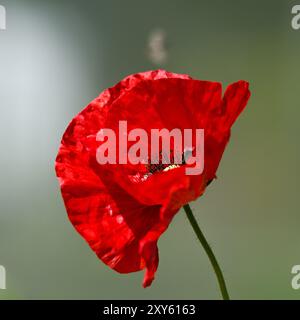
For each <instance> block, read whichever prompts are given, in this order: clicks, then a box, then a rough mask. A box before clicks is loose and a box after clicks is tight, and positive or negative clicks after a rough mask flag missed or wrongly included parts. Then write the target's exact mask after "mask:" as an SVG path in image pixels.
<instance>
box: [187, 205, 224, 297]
mask: <svg viewBox="0 0 300 320" xmlns="http://www.w3.org/2000/svg"><path fill="white" fill-rule="evenodd" d="M183 208H184V211H185V213H186V215H187V217H188V219H189V221H190V223H191V225H192V227H193V229H194V231H195V233H196V235H197V238H198V239H199V241H200V243H201V244H202V247H203V248H204V250H205V252H206V254H207V255H208V258H209V260H210V262H211V264H212V266H213V268H214V271H215V273H216V276H217V279H218V283H219V286H220V290H221V294H222V297H223V299H224V300H229V295H228V292H227V288H226V284H225V280H224V277H223V274H222V271H221V268H220V266H219V264H218V261H217V259H216V257H215V255H214V253H213V251H212V249H211V247H210V246H209V244H208V242H207V241H206V239H205V237H204V234H203V233H202V231H201V229H200V227H199V225H198V223H197V220H196V219H195V217H194V215H193V212H192V210H191V207H190V206H189V204H186V205H184V206H183Z"/></svg>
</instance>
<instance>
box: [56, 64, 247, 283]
mask: <svg viewBox="0 0 300 320" xmlns="http://www.w3.org/2000/svg"><path fill="white" fill-rule="evenodd" d="M249 96H250V92H249V90H248V83H247V82H245V81H239V82H236V83H234V84H231V85H230V86H228V88H227V89H226V92H225V94H224V96H223V98H222V88H221V84H220V83H218V82H209V81H200V80H194V79H192V78H190V77H189V76H187V75H179V74H174V73H170V72H166V71H163V70H158V71H149V72H145V73H139V74H135V75H131V76H128V77H127V78H125V79H124V80H122V81H121V82H120V83H118V84H117V85H116V86H114V87H113V88H110V89H107V90H105V91H104V92H103V93H101V94H100V95H99V97H98V98H96V99H95V100H94V101H92V102H91V103H90V104H89V105H88V106H87V107H86V108H85V109H84V110H83V111H82V112H80V113H79V114H78V115H77V116H76V117H75V118H74V119H73V120H72V121H71V123H70V124H69V126H68V128H67V130H66V132H65V133H64V135H63V138H62V142H61V146H60V149H59V152H58V155H57V158H56V173H57V176H58V178H59V180H60V185H61V191H62V196H63V199H64V202H65V206H66V209H67V212H68V216H69V218H70V220H71V222H72V224H73V225H74V227H75V228H76V230H77V231H78V232H79V233H80V234H81V235H82V236H83V238H84V239H85V240H86V241H87V242H88V244H89V245H90V247H91V248H92V250H94V251H95V253H96V254H97V256H98V257H99V258H100V259H101V260H102V261H103V262H104V263H106V264H107V265H108V266H110V267H111V268H113V269H115V270H116V271H118V272H121V273H129V272H134V271H138V270H142V269H146V274H145V278H144V282H143V285H144V287H146V286H149V285H150V284H151V282H152V281H153V279H154V274H155V272H156V269H157V266H158V248H157V241H158V239H159V237H160V235H161V234H162V233H163V232H164V231H165V230H166V229H167V227H168V225H169V223H170V222H171V220H172V218H173V217H174V215H175V214H176V213H177V212H178V211H179V209H180V208H181V207H182V206H183V205H184V204H186V203H188V202H190V201H192V200H195V199H197V198H198V197H199V196H201V195H202V194H203V192H204V191H205V188H206V186H207V185H208V183H210V182H211V181H212V180H213V179H214V178H215V177H216V175H215V174H216V171H217V168H218V165H219V162H220V159H221V157H222V154H223V151H224V149H225V146H226V144H227V142H228V140H229V136H230V128H231V126H232V124H233V123H234V121H235V120H236V118H237V117H238V115H239V114H240V112H241V111H242V110H243V109H244V107H245V106H246V103H247V101H248V99H249ZM119 120H127V122H128V126H129V127H130V128H143V129H145V130H146V131H147V132H148V131H149V130H150V129H152V128H158V129H160V128H167V129H169V130H171V129H174V128H179V129H181V130H183V129H185V128H202V129H204V132H205V152H204V157H205V158H204V164H205V168H204V171H203V173H202V174H201V175H194V176H193V175H186V174H185V167H186V165H184V164H183V165H181V166H178V167H176V168H174V169H173V170H167V171H166V170H152V169H151V170H150V169H149V166H146V165H121V164H119V165H118V164H117V165H99V164H98V163H97V161H96V150H97V147H98V146H99V142H97V141H96V135H97V133H98V132H99V130H100V129H101V128H111V129H114V130H115V131H116V132H117V131H118V128H117V124H118V121H119ZM147 173H148V175H147V177H148V178H147V179H143V177H145V175H146V174H147Z"/></svg>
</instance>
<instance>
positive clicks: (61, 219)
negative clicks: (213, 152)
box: [0, 0, 300, 299]
mask: <svg viewBox="0 0 300 320" xmlns="http://www.w3.org/2000/svg"><path fill="white" fill-rule="evenodd" d="M298 3H299V4H300V1H298ZM0 4H2V5H4V6H5V7H6V10H7V30H6V31H0V108H1V125H0V146H1V157H0V176H1V184H0V188H1V190H0V265H3V266H5V268H6V272H7V290H0V298H1V299H9V298H16V299H33V298H35V299H54V298H56V299H62V298H67V299H72V298H76V299H77V298H78V299H113V298H117V299H134V298H135V299H218V298H219V297H220V296H219V292H218V288H217V283H216V279H215V276H214V274H213V271H212V268H211V266H210V264H209V262H208V259H207V257H206V255H205V254H204V252H203V250H202V248H201V247H200V245H199V243H198V242H197V240H196V237H195V235H194V234H193V232H192V229H191V226H190V225H189V223H188V221H187V219H186V217H185V215H184V212H183V211H181V212H179V213H178V215H177V216H176V217H175V219H174V221H173V223H172V224H171V225H170V227H169V229H168V230H167V232H166V233H165V234H164V235H163V236H162V237H161V239H160V241H159V249H160V265H159V269H158V272H157V276H156V280H155V281H154V283H153V285H152V286H151V287H150V288H147V289H143V288H142V287H141V281H142V278H143V272H141V273H135V274H129V275H120V274H118V273H116V272H114V271H112V270H110V269H109V268H108V267H106V266H105V265H104V264H103V263H102V262H101V261H100V260H98V259H97V258H96V256H95V255H94V253H93V252H92V251H91V250H90V249H89V247H88V246H87V245H86V243H85V242H84V240H83V239H82V238H81V237H80V236H79V235H78V234H77V233H76V232H75V230H74V229H73V227H72V225H71V224H70V223H69V221H68V219H67V216H66V213H65V209H64V206H63V202H62V199H61V196H60V190H59V187H58V182H57V179H56V177H55V172H54V159H55V156H56V153H57V150H58V147H59V143H60V139H61V136H62V134H63V132H64V130H65V128H66V126H67V124H68V123H69V121H70V120H71V119H72V118H73V117H74V116H75V115H76V114H77V113H78V112H79V111H80V110H81V109H82V108H83V107H84V106H85V105H86V104H88V103H89V101H91V100H92V99H93V98H94V97H96V96H97V95H98V94H99V93H100V92H101V91H102V90H103V89H104V88H107V87H109V86H112V85H114V84H115V83H116V82H118V81H119V80H121V79H122V78H123V77H124V76H126V75H128V74H131V73H135V72H141V71H145V70H149V69H156V68H164V69H167V70H169V71H173V72H177V73H188V74H190V75H191V76H193V77H195V78H199V79H206V80H216V81H221V82H223V83H224V86H225V85H227V84H228V83H230V82H233V81H236V80H239V79H244V80H247V81H249V82H250V86H251V87H250V88H251V91H252V97H251V100H250V102H249V105H248V107H247V109H246V110H245V112H244V113H243V114H242V115H241V117H240V118H239V119H238V121H237V123H236V124H235V126H234V128H233V132H232V139H231V141H230V144H229V146H228V148H227V149H226V152H225V154H224V157H223V159H222V162H221V165H220V167H219V170H218V178H219V179H218V180H216V181H215V182H214V183H213V184H212V185H211V186H210V187H209V189H208V191H207V192H206V194H205V196H204V197H202V198H201V199H198V201H196V202H194V203H192V208H193V209H194V211H195V214H196V216H197V219H198V221H199V223H200V225H201V226H202V228H203V230H204V232H205V234H206V236H207V238H208V240H209V242H210V244H211V245H212V247H213V249H214V251H215V253H216V255H217V257H218V259H219V262H220V264H221V266H222V267H223V271H224V273H225V278H226V280H227V284H228V289H229V292H230V294H231V296H232V298H234V299H299V298H300V290H298V291H297V290H293V289H292V287H291V279H292V275H291V268H292V266H293V265H295V264H300V254H299V252H300V232H299V231H300V214H299V203H298V201H299V177H300V174H299V168H298V164H299V160H300V149H299V129H300V125H299V116H300V108H299V94H300V88H299V66H300V65H299V63H300V62H299V56H300V30H299V31H295V30H293V29H292V28H291V19H292V15H291V8H292V6H293V5H294V4H297V2H296V1H286V0H276V1H275V0H264V1H262V0H260V1H258V0H256V1H254V0H252V1H248V0H227V1H223V0H197V1H196V0H195V1H191V0H187V1H183V0H182V1H178V0H172V1H171V0H168V1H158V0H152V1H145V0H142V1H141V0H139V1H138V0H135V1H130V0H128V1H121V0H119V1H114V0H111V1H100V0H89V1H83V0H80V1H79V0H76V1H75V0H72V1H71V0H70V1H66V0H64V1H61V0H60V1H58V0H51V1H50V0H49V1H46V0H45V1H37V0H9V1H8V0H0Z"/></svg>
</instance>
